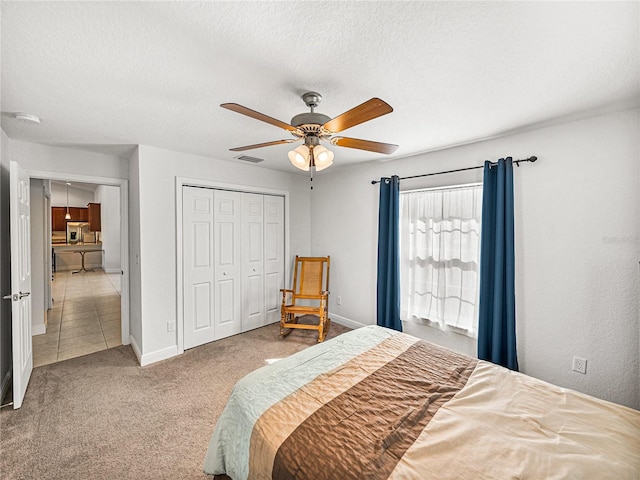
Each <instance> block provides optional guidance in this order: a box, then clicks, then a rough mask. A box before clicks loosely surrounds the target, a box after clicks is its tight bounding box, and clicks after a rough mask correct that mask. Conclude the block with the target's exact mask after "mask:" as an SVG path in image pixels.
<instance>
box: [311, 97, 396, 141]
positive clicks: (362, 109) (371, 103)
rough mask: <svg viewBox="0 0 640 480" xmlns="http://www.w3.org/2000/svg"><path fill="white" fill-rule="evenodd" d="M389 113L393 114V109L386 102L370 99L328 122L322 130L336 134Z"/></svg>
mask: <svg viewBox="0 0 640 480" xmlns="http://www.w3.org/2000/svg"><path fill="white" fill-rule="evenodd" d="M391 112H393V108H391V105H389V104H388V103H387V102H385V101H384V100H380V99H379V98H372V99H371V100H367V101H366V102H364V103H363V104H361V105H358V106H357V107H354V108H352V109H351V110H349V111H347V112H344V113H343V114H342V115H338V116H337V117H335V118H333V119H331V120H329V121H328V122H327V123H325V124H324V125H323V126H322V128H324V129H325V130H329V131H330V132H333V133H337V132H341V131H343V130H346V129H347V128H351V127H354V126H356V125H359V124H361V123H364V122H368V121H369V120H373V119H374V118H378V117H381V116H382V115H386V114H387V113H391Z"/></svg>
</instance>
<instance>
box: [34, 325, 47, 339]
mask: <svg viewBox="0 0 640 480" xmlns="http://www.w3.org/2000/svg"><path fill="white" fill-rule="evenodd" d="M45 333H47V326H46V325H45V324H44V323H39V324H38V325H31V336H32V337H33V336H34V335H44V334H45Z"/></svg>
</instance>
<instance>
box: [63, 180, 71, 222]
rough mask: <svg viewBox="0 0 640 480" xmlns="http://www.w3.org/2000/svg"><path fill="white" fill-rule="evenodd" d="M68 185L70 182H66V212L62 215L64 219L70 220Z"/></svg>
mask: <svg viewBox="0 0 640 480" xmlns="http://www.w3.org/2000/svg"><path fill="white" fill-rule="evenodd" d="M69 185H71V184H70V183H69V182H67V213H66V215H65V216H64V219H65V220H71V214H70V213H69Z"/></svg>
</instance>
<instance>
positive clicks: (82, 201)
mask: <svg viewBox="0 0 640 480" xmlns="http://www.w3.org/2000/svg"><path fill="white" fill-rule="evenodd" d="M94 198H95V194H94V192H91V191H89V190H84V189H82V188H75V187H74V186H73V184H71V185H70V186H69V206H70V207H79V208H87V204H88V203H90V202H93V201H94ZM51 206H52V207H66V206H67V186H66V185H60V184H59V183H53V182H52V183H51Z"/></svg>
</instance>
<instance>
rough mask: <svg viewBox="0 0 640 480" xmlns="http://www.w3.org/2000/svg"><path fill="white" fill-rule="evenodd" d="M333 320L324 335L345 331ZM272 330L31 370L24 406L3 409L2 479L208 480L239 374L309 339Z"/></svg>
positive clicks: (306, 334)
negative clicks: (209, 458) (147, 355)
mask: <svg viewBox="0 0 640 480" xmlns="http://www.w3.org/2000/svg"><path fill="white" fill-rule="evenodd" d="M347 330H348V329H347V328H346V327H343V326H342V325H339V324H336V323H332V325H331V329H330V331H329V335H328V337H327V338H332V337H335V336H336V335H338V334H340V333H343V332H345V331H347ZM278 333H279V326H278V325H277V324H274V325H270V326H267V327H262V328H259V329H257V330H253V331H251V332H247V333H243V334H241V335H236V336H234V337H230V338H226V339H224V340H220V341H217V342H213V343H210V344H207V345H203V346H201V347H197V348H194V349H191V350H188V351H187V352H185V353H184V354H183V355H180V356H179V357H175V358H172V359H169V360H165V361H163V362H159V363H157V364H153V365H149V366H147V367H140V366H138V363H137V360H136V357H135V355H134V353H133V350H132V349H131V347H129V346H120V347H116V348H113V349H110V350H105V351H102V352H97V353H94V354H91V355H86V356H84V357H79V358H73V359H70V360H66V361H64V362H59V363H55V364H52V365H45V366H42V367H38V368H35V369H34V370H33V374H32V377H31V382H30V384H29V389H28V391H27V395H26V398H25V401H24V403H23V405H22V408H21V409H19V410H9V409H3V410H2V411H1V412H0V428H1V430H0V455H1V459H0V478H2V479H5V480H8V479H65V480H71V479H107V478H109V479H147V478H149V479H151V478H153V479H165V478H166V479H191V478H196V479H207V478H212V477H209V476H207V475H204V474H203V473H202V461H203V459H204V455H205V452H206V449H207V446H208V443H209V437H210V435H211V432H212V431H213V426H214V424H215V422H216V419H217V418H218V416H219V415H220V413H221V412H222V409H223V407H224V405H225V403H226V401H227V398H228V396H229V392H230V391H231V388H232V387H233V385H234V384H235V382H236V381H237V380H239V379H240V378H241V377H242V376H244V375H245V374H247V373H249V372H251V371H253V370H255V369H256V368H259V367H261V366H263V365H265V360H266V359H273V358H281V357H284V356H287V355H291V354H292V353H295V352H297V351H299V350H302V349H304V348H306V347H308V346H310V345H313V344H315V342H316V338H317V335H316V332H313V331H307V330H294V331H293V332H292V333H291V334H290V335H289V336H288V337H287V338H286V339H284V340H282V339H280V338H279V337H278Z"/></svg>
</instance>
